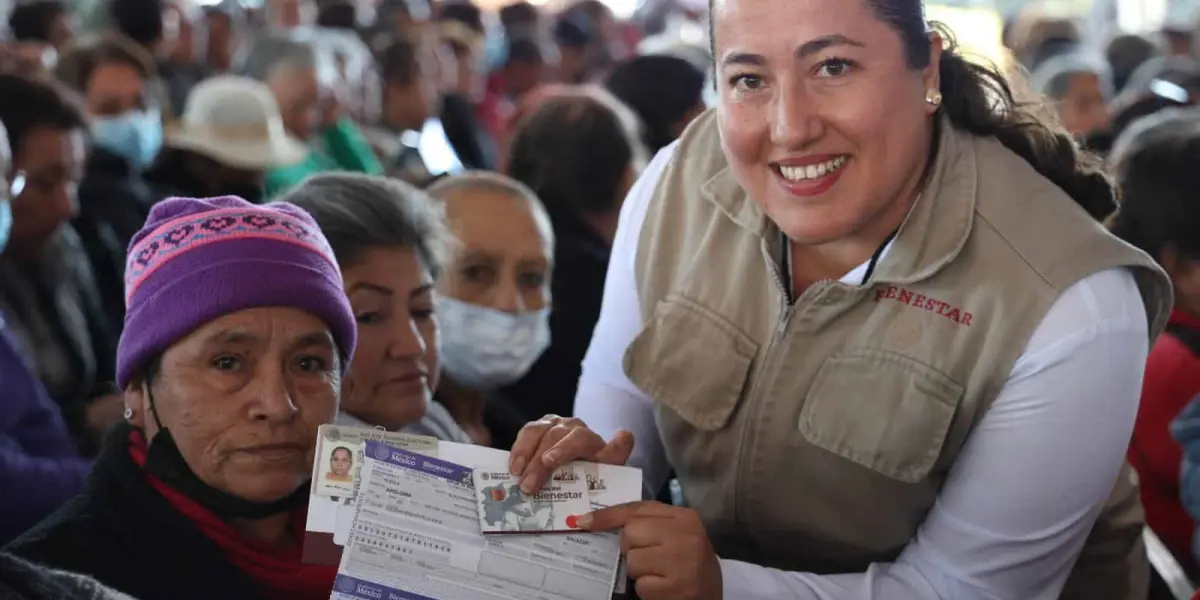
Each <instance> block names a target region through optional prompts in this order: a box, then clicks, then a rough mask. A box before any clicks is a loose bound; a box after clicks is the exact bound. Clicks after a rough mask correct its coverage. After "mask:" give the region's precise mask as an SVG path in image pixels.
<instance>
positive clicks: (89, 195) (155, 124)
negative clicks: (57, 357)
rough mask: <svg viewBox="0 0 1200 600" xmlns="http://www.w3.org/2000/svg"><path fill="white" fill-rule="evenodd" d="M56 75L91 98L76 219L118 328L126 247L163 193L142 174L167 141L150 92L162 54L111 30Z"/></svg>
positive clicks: (66, 59)
mask: <svg viewBox="0 0 1200 600" xmlns="http://www.w3.org/2000/svg"><path fill="white" fill-rule="evenodd" d="M56 76H57V77H58V79H59V80H60V81H61V82H63V83H64V84H66V85H67V86H68V87H70V88H72V89H73V90H74V91H76V92H77V93H78V94H79V95H81V96H82V97H83V100H84V109H85V113H86V115H87V118H88V129H89V133H90V134H91V151H90V154H89V156H88V162H87V170H86V172H85V173H84V177H83V180H82V181H81V182H80V185H79V191H78V197H79V209H80V210H79V215H78V216H77V217H76V219H75V221H74V222H73V223H72V224H73V225H74V226H75V229H76V230H77V231H78V232H79V235H80V237H81V238H82V240H83V242H84V245H85V246H86V247H87V251H88V256H89V257H90V258H91V260H92V268H93V270H94V271H95V273H96V284H97V286H98V287H99V289H100V294H101V298H102V301H103V302H104V305H105V309H106V312H107V313H108V316H109V318H110V320H111V324H112V327H113V331H120V329H121V324H122V322H123V321H124V316H125V315H124V310H123V308H124V304H125V299H124V297H123V296H122V276H123V274H124V259H125V248H126V247H127V246H128V245H129V240H130V238H131V237H133V234H134V233H136V232H137V231H138V229H139V228H141V226H142V223H144V222H145V221H146V215H148V214H149V212H150V207H151V206H152V205H153V204H154V202H155V200H156V199H157V198H156V197H155V195H154V193H153V192H152V191H151V189H150V187H149V186H148V185H147V184H146V182H145V180H144V179H143V177H142V173H143V171H144V170H145V169H146V168H147V167H148V166H150V163H151V162H153V161H154V158H155V157H156V156H157V155H158V151H159V149H160V148H161V147H162V134H163V128H162V120H161V117H160V116H159V111H158V108H157V107H156V106H154V105H153V104H152V103H151V102H150V100H149V95H148V94H147V82H148V81H150V80H152V79H153V78H154V77H155V76H156V75H155V70H154V61H153V59H152V58H151V57H150V56H148V55H147V54H146V53H145V51H143V50H142V49H141V48H140V47H138V46H137V45H136V44H134V43H132V42H129V41H127V40H125V39H123V38H118V37H115V36H114V37H106V38H102V39H99V40H96V41H93V42H91V43H88V44H84V45H80V46H78V47H76V48H74V49H72V50H71V51H70V52H68V53H67V54H66V55H65V56H64V57H63V59H62V60H61V61H60V62H59V64H58V66H57V68H56Z"/></svg>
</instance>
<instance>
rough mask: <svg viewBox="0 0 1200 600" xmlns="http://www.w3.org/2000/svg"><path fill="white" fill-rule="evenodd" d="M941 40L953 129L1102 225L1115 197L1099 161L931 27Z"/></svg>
mask: <svg viewBox="0 0 1200 600" xmlns="http://www.w3.org/2000/svg"><path fill="white" fill-rule="evenodd" d="M935 28H936V30H937V31H938V33H939V34H940V35H941V36H942V39H943V40H944V44H945V48H944V50H943V51H942V58H941V63H940V64H939V65H938V73H939V75H940V78H941V92H942V96H943V100H942V106H941V112H943V113H944V114H945V115H946V117H947V118H949V119H950V122H951V123H952V124H953V125H954V126H955V127H957V128H959V129H962V130H964V131H968V132H970V133H973V134H975V135H978V136H990V137H994V138H996V139H997V140H999V141H1000V143H1002V144H1004V146H1005V147H1007V148H1008V149H1009V150H1012V151H1013V152H1015V153H1016V154H1017V155H1018V156H1020V157H1021V158H1023V159H1025V162H1027V163H1029V164H1030V166H1032V167H1033V168H1034V169H1036V170H1037V172H1038V173H1040V174H1041V175H1042V176H1043V177H1045V178H1046V179H1049V180H1050V181H1052V182H1054V184H1055V185H1057V186H1058V187H1060V188H1062V190H1063V191H1064V192H1066V193H1067V195H1068V196H1070V197H1071V198H1072V199H1073V200H1075V202H1076V203H1077V204H1079V206H1081V207H1083V209H1084V210H1085V211H1087V213H1088V214H1089V215H1091V216H1092V218H1094V219H1096V220H1098V221H1103V220H1104V219H1105V218H1106V217H1108V216H1109V215H1111V214H1112V213H1113V211H1114V210H1116V208H1117V204H1116V192H1115V190H1114V188H1113V184H1112V182H1111V181H1110V180H1109V178H1108V176H1107V175H1106V174H1105V172H1104V170H1103V165H1102V164H1101V162H1100V159H1099V158H1097V157H1096V156H1094V155H1092V154H1090V153H1088V152H1085V151H1083V150H1082V149H1080V148H1079V146H1078V145H1077V144H1076V143H1075V140H1074V139H1072V138H1071V136H1070V135H1069V134H1067V132H1066V131H1064V130H1063V129H1062V128H1061V127H1060V126H1059V125H1058V124H1057V123H1056V122H1055V121H1054V119H1053V118H1052V117H1049V116H1047V115H1045V114H1043V112H1044V111H1043V110H1042V108H1041V107H1040V106H1039V105H1037V104H1031V103H1024V102H1020V101H1018V100H1016V98H1015V97H1014V95H1013V91H1012V88H1011V87H1010V86H1009V84H1008V82H1007V81H1005V79H1004V76H1003V75H1001V74H1000V73H999V72H998V71H997V70H996V68H995V67H994V66H992V65H982V64H977V63H974V62H971V61H968V60H967V59H965V58H963V56H962V55H961V54H959V53H958V52H957V48H956V46H957V45H956V43H955V42H954V39H953V36H952V35H951V34H950V32H949V31H948V30H947V29H946V28H945V27H944V26H942V25H940V24H938V25H936V26H935Z"/></svg>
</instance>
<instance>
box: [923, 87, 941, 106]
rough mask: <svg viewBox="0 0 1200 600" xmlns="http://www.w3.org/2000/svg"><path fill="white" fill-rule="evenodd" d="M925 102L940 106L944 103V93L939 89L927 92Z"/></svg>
mask: <svg viewBox="0 0 1200 600" xmlns="http://www.w3.org/2000/svg"><path fill="white" fill-rule="evenodd" d="M925 102H926V104H929V105H930V106H940V105H941V104H942V93H941V92H939V91H937V90H929V91H928V92H925Z"/></svg>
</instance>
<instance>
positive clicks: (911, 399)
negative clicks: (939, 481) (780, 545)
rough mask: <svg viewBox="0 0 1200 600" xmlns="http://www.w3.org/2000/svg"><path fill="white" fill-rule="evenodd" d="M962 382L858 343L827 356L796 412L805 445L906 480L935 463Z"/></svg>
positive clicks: (916, 478) (918, 476)
mask: <svg viewBox="0 0 1200 600" xmlns="http://www.w3.org/2000/svg"><path fill="white" fill-rule="evenodd" d="M962 395H963V387H962V385H960V384H958V383H957V382H955V381H954V380H952V379H950V378H949V377H948V376H946V375H945V374H943V373H941V372H940V371H937V370H936V369H933V368H932V367H929V366H928V365H925V364H922V363H920V362H917V361H915V360H913V359H911V358H908V357H905V356H901V355H898V354H893V353H890V352H885V351H882V350H857V351H854V352H852V353H849V354H844V355H835V356H833V357H832V358H830V359H828V360H827V361H825V364H823V365H821V368H820V370H819V371H818V372H817V376H816V378H815V379H814V380H813V384H812V387H811V388H810V389H809V391H808V395H807V397H806V398H805V402H804V408H803V409H802V410H801V411H800V421H799V430H800V435H801V436H803V437H804V439H805V440H807V441H808V442H809V443H810V444H813V445H814V446H817V447H819V448H822V449H825V450H828V451H830V452H833V453H834V454H837V455H838V456H841V457H842V458H846V459H848V460H850V461H853V462H855V463H858V464H859V465H862V466H864V467H867V468H868V469H871V470H872V471H876V472H878V473H880V474H882V475H885V476H887V477H890V478H892V479H896V480H899V481H902V482H905V483H916V482H919V481H922V480H923V479H925V477H926V476H928V475H929V472H930V470H932V469H933V466H934V464H936V463H937V459H938V456H939V455H940V454H941V450H942V444H943V442H945V440H946V434H947V432H948V431H949V429H950V425H951V424H952V423H953V421H954V414H955V412H956V411H957V409H958V403H959V400H960V399H961V398H962Z"/></svg>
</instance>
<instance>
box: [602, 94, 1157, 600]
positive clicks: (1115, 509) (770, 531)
mask: <svg viewBox="0 0 1200 600" xmlns="http://www.w3.org/2000/svg"><path fill="white" fill-rule="evenodd" d="M941 130H942V131H941V134H940V136H941V137H940V142H939V150H938V156H937V159H936V161H935V164H934V165H933V167H932V171H931V173H930V175H929V178H928V183H927V185H926V188H925V190H924V192H923V194H922V197H921V199H920V200H919V201H918V202H917V203H916V205H915V206H914V208H913V209H912V211H911V213H910V214H909V215H908V217H907V219H906V221H905V223H904V224H903V226H902V227H901V228H900V230H899V232H898V233H897V236H896V238H895V242H894V244H893V246H892V248H891V250H890V251H889V252H888V253H887V255H886V256H885V257H884V259H883V260H881V261H880V263H879V265H878V266H877V268H876V269H875V273H874V275H873V276H872V278H871V280H870V281H869V282H868V283H867V284H866V285H864V286H861V287H858V286H853V285H846V284H843V283H840V282H819V283H817V284H814V285H812V286H810V287H809V288H808V289H807V290H805V292H804V293H803V295H801V296H800V298H799V299H798V300H797V301H796V303H795V304H794V306H793V307H792V308H790V309H789V308H788V306H787V302H786V299H785V297H784V292H783V287H782V283H781V278H780V277H779V272H778V267H777V265H778V264H779V261H778V257H779V256H780V255H781V251H782V250H781V248H780V247H779V246H780V244H779V243H778V239H779V235H778V229H776V228H775V227H774V225H773V224H772V223H771V222H770V221H769V220H768V219H767V218H766V216H765V215H764V214H763V213H762V211H761V210H760V209H759V208H758V206H757V205H755V204H754V202H752V201H751V200H750V199H749V198H748V197H747V196H746V193H745V192H744V191H742V189H741V188H740V187H739V186H738V184H737V182H736V181H735V180H734V178H733V176H732V174H731V173H730V171H729V170H728V168H727V164H726V160H725V157H724V155H723V154H722V151H721V146H720V139H719V134H718V131H717V123H716V118H715V114H714V113H712V112H711V111H710V112H709V113H708V114H706V115H704V116H702V117H700V118H699V119H698V120H697V122H696V123H694V124H693V125H692V126H691V127H690V128H689V129H688V131H687V132H686V133H685V134H684V136H683V138H682V140H681V141H680V144H679V147H678V149H677V150H676V151H675V155H674V157H673V159H672V161H671V163H670V165H669V166H668V167H667V169H666V171H665V173H664V174H663V176H662V179H661V180H660V181H659V184H658V188H657V190H656V191H655V195H654V197H653V199H652V200H651V202H650V207H649V212H648V213H647V216H646V221H645V224H644V226H643V229H642V232H641V238H640V242H639V247H638V256H637V267H636V270H637V283H638V290H639V295H640V303H641V310H642V313H643V314H642V318H643V322H644V323H645V324H646V325H645V327H644V328H643V330H642V332H641V333H640V334H639V335H638V337H637V338H636V339H635V340H634V341H633V342H632V344H631V345H630V346H629V348H628V350H627V352H626V355H625V371H626V373H627V374H628V375H629V378H630V379H631V380H632V381H633V383H635V384H636V385H637V386H638V387H639V388H641V389H642V390H644V391H645V392H646V393H647V394H649V395H650V396H652V397H653V398H654V400H655V401H656V416H657V422H658V429H659V431H660V433H661V435H662V439H663V442H664V444H665V446H666V451H667V455H668V458H669V459H670V461H671V464H672V465H673V466H674V467H675V469H676V472H677V473H678V476H679V478H680V482H681V483H682V487H683V491H684V496H685V499H686V501H687V504H688V506H690V507H692V508H695V509H696V510H698V511H699V513H700V515H701V516H702V517H703V519H704V522H705V524H706V526H707V528H708V532H709V534H710V536H711V537H712V539H713V542H714V544H715V546H716V548H717V550H718V552H719V553H720V554H721V556H723V557H726V558H734V559H740V560H745V561H749V562H753V563H757V564H761V565H768V566H772V567H778V568H782V569H788V570H794V571H810V572H817V573H834V572H855V571H863V570H865V569H866V567H867V566H868V565H869V564H870V563H872V562H880V561H892V560H894V559H895V558H896V557H897V556H898V555H899V554H900V551H901V550H902V549H903V548H904V547H905V545H907V544H908V543H909V541H911V540H912V539H913V537H914V535H915V533H916V531H917V528H918V527H919V526H920V525H921V523H922V521H924V519H925V516H926V514H927V513H928V512H929V510H930V508H931V507H932V506H933V503H934V500H935V499H936V497H937V495H938V491H939V490H940V489H941V487H942V484H943V482H944V481H945V479H946V475H947V472H948V470H949V469H950V466H951V465H952V464H953V463H954V459H955V457H956V456H957V455H958V453H959V451H960V450H961V449H962V446H963V444H964V442H965V441H966V439H967V436H968V435H969V434H970V433H971V430H972V429H973V428H974V427H975V425H976V424H977V423H978V422H979V420H980V419H981V418H982V417H983V415H984V414H985V413H986V412H987V410H988V407H989V405H990V404H991V402H992V401H993V399H994V398H995V397H996V396H997V394H998V392H999V391H1000V389H1001V387H1002V386H1003V385H1004V383H1005V379H1006V377H1007V376H1008V374H1009V373H1010V371H1011V370H1012V367H1013V364H1014V363H1015V361H1016V359H1017V358H1018V357H1019V356H1020V354H1021V352H1022V350H1023V348H1024V347H1025V345H1026V343H1027V341H1028V339H1029V338H1030V336H1031V335H1032V333H1033V331H1034V330H1035V329H1036V328H1037V326H1038V325H1039V323H1040V322H1041V320H1042V317H1043V315H1044V314H1045V313H1046V312H1047V310H1048V309H1049V307H1050V305H1051V304H1052V303H1053V302H1054V301H1055V299H1056V298H1057V297H1058V295H1059V294H1060V293H1061V292H1062V291H1063V290H1065V289H1066V288H1067V287H1068V286H1070V285H1071V284H1072V283H1074V282H1076V281H1079V280H1080V279H1082V278H1084V277H1086V276H1088V275H1090V274H1093V273H1095V272H1098V271H1101V270H1103V269H1107V268H1111V267H1118V266H1128V267H1131V268H1132V269H1133V272H1134V274H1135V277H1136V279H1137V283H1138V285H1139V287H1140V288H1141V292H1142V296H1143V299H1144V301H1145V304H1146V307H1147V308H1146V310H1147V319H1148V322H1149V325H1150V330H1151V332H1152V334H1153V335H1157V334H1158V333H1159V332H1160V331H1161V330H1162V329H1163V327H1164V325H1165V322H1166V317H1167V313H1168V311H1169V309H1170V302H1171V301H1170V298H1171V292H1170V284H1169V283H1168V280H1167V278H1166V276H1165V275H1164V274H1163V273H1162V272H1161V271H1160V270H1159V269H1158V267H1157V266H1155V264H1154V263H1153V261H1152V260H1151V259H1150V258H1149V257H1148V256H1146V255H1145V254H1143V253H1141V252H1139V251H1138V250H1136V249H1134V248H1132V247H1130V246H1128V245H1126V244H1124V243H1122V242H1121V241H1119V240H1117V239H1116V238H1114V237H1113V236H1111V235H1110V234H1108V233H1107V232H1106V231H1105V230H1104V229H1103V228H1102V227H1101V225H1100V224H1098V223H1097V222H1096V221H1095V220H1093V219H1091V218H1090V217H1089V216H1088V215H1087V214H1086V213H1085V212H1084V211H1083V210H1082V209H1080V208H1079V207H1078V206H1077V205H1076V204H1075V203H1074V202H1073V201H1072V200H1071V199H1070V198H1069V197H1067V196H1066V195H1065V194H1064V193H1063V191H1062V190H1061V189H1059V188H1058V187H1057V186H1055V185H1054V184H1052V183H1050V182H1049V181H1048V180H1046V179H1045V178H1043V177H1041V176H1040V175H1039V174H1038V173H1037V172H1036V171H1034V170H1033V169H1032V168H1031V167H1030V166H1029V165H1028V164H1027V163H1026V162H1025V161H1024V160H1022V159H1021V158H1020V157H1018V156H1017V155H1015V154H1013V153H1012V152H1010V151H1009V150H1007V149H1006V148H1005V147H1004V146H1003V145H1001V144H1000V143H999V142H997V141H995V140H993V139H988V138H979V137H975V136H972V135H970V134H967V133H964V132H960V131H957V130H955V129H953V128H952V127H950V126H948V125H945V124H944V125H943V126H942V127H941ZM1142 525H1143V515H1142V513H1141V506H1140V504H1139V503H1138V500H1137V495H1136V488H1135V483H1134V482H1133V479H1132V476H1131V475H1130V472H1128V471H1126V472H1125V473H1123V475H1122V477H1121V478H1120V482H1119V484H1118V485H1117V487H1116V489H1115V490H1114V493H1113V497H1112V499H1111V500H1110V502H1109V504H1108V506H1107V507H1106V509H1105V512H1104V514H1103V515H1102V516H1101V518H1100V521H1099V523H1098V524H1097V525H1096V527H1095V528H1094V530H1093V533H1092V535H1091V538H1090V539H1089V541H1088V544H1087V547H1086V548H1085V550H1084V553H1083V557H1082V558H1081V559H1080V561H1079V563H1078V565H1077V567H1076V569H1075V572H1074V573H1073V577H1072V581H1071V582H1069V583H1068V589H1067V591H1066V592H1064V594H1063V597H1064V598H1088V599H1089V600H1096V599H1105V598H1114V599H1117V598H1120V599H1124V598H1130V599H1132V598H1138V599H1139V600H1141V599H1143V598H1145V590H1146V585H1147V575H1148V570H1147V565H1146V557H1145V551H1144V548H1143V547H1142V546H1141V545H1140V544H1141V537H1140V536H1141V528H1142Z"/></svg>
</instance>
